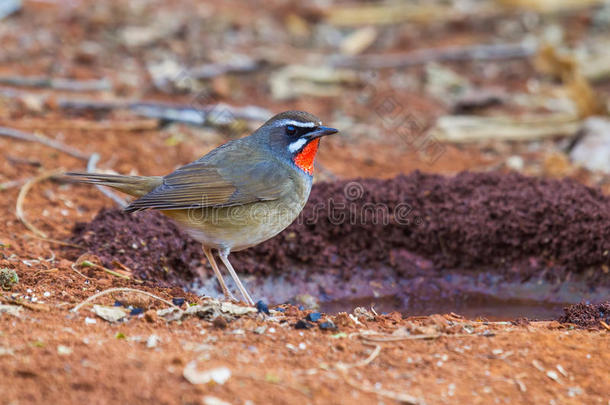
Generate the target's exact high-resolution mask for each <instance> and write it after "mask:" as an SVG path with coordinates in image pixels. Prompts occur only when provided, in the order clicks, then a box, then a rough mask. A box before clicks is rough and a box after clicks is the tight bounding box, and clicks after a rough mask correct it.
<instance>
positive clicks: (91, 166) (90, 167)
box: [87, 153, 128, 208]
mask: <svg viewBox="0 0 610 405" xmlns="http://www.w3.org/2000/svg"><path fill="white" fill-rule="evenodd" d="M99 160H100V155H99V154H98V153H94V154H92V155H91V157H90V158H89V161H88V162H87V172H89V173H93V172H95V166H96V165H97V162H99ZM95 187H96V188H97V189H98V190H100V191H101V193H102V194H104V195H105V196H106V197H108V198H110V199H111V200H112V201H114V202H115V203H117V204H118V205H119V207H121V208H125V207H127V205H128V204H127V202H126V201H125V200H124V199H122V198H121V197H119V196H118V195H117V194H115V193H114V192H113V191H112V190H109V189H108V188H106V187H104V186H101V185H99V184H96V185H95Z"/></svg>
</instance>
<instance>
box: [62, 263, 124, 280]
mask: <svg viewBox="0 0 610 405" xmlns="http://www.w3.org/2000/svg"><path fill="white" fill-rule="evenodd" d="M75 264H76V263H72V269H73V270H74V271H76V269H75V268H74V265H75ZM79 265H80V266H81V267H92V268H94V269H98V270H102V271H104V272H106V273H108V274H110V275H111V276H115V277H119V278H123V279H125V280H131V277H130V276H128V275H126V274H121V273H118V272H116V271H114V270H110V269H108V268H106V267H104V266H100V265H99V264H95V263H91V262H90V261H88V260H84V261H82V262H81V263H80V264H79Z"/></svg>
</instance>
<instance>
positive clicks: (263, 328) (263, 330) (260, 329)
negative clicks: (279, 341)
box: [254, 325, 267, 335]
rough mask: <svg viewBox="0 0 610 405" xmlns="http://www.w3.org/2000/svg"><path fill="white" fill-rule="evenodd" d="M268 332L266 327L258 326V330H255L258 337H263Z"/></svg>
mask: <svg viewBox="0 0 610 405" xmlns="http://www.w3.org/2000/svg"><path fill="white" fill-rule="evenodd" d="M266 331H267V326H265V325H262V326H258V327H256V329H254V333H256V334H258V335H262V334H263V333H265V332H266Z"/></svg>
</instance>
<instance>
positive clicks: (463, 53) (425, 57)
mask: <svg viewBox="0 0 610 405" xmlns="http://www.w3.org/2000/svg"><path fill="white" fill-rule="evenodd" d="M537 49H538V47H537V45H528V44H523V43H517V44H491V45H489V44H483V45H481V44H478V45H470V46H455V47H448V48H441V49H418V50H415V51H412V52H407V53H402V54H393V55H357V56H350V57H347V56H341V57H338V58H335V59H334V61H333V62H332V65H333V66H334V67H349V68H354V69H399V68H406V67H411V66H416V65H422V64H426V63H429V62H457V61H467V60H500V59H518V58H527V57H529V56H532V55H534V54H535V53H536V50H537Z"/></svg>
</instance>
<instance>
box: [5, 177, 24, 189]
mask: <svg viewBox="0 0 610 405" xmlns="http://www.w3.org/2000/svg"><path fill="white" fill-rule="evenodd" d="M26 181H28V179H17V180H9V181H5V182H4V183H0V191H4V190H8V189H9V188H13V187H17V186H20V185H22V184H23V183H25V182H26Z"/></svg>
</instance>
